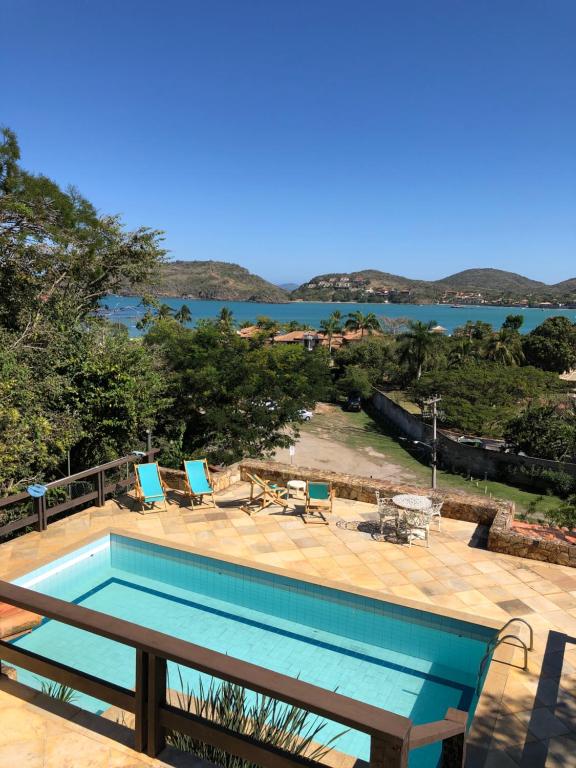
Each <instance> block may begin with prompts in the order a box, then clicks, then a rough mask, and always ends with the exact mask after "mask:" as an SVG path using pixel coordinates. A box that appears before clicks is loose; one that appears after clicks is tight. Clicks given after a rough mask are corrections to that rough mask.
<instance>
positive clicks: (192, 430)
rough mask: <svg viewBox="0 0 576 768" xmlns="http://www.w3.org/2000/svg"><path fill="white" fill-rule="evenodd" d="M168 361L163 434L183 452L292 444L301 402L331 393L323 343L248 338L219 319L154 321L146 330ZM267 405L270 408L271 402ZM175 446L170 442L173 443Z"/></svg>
mask: <svg viewBox="0 0 576 768" xmlns="http://www.w3.org/2000/svg"><path fill="white" fill-rule="evenodd" d="M145 344H146V346H148V347H151V348H153V349H156V350H158V353H159V354H161V355H162V356H163V358H164V360H165V361H166V365H167V370H168V372H167V381H168V383H169V394H170V396H171V398H172V400H173V404H172V405H171V406H170V407H169V408H168V409H167V410H166V411H165V412H164V413H163V414H162V419H161V420H162V422H163V425H164V427H163V432H162V434H161V437H162V439H163V440H164V441H166V442H168V443H171V445H172V448H171V456H172V457H173V459H174V463H178V461H179V460H180V459H181V458H182V457H183V456H208V458H209V459H210V460H211V461H215V462H225V463H229V462H233V461H237V460H238V459H240V458H242V457H245V456H266V455H270V453H271V452H272V451H273V450H274V449H275V448H277V447H286V446H288V445H290V444H291V443H292V441H293V439H294V436H295V434H296V426H295V423H296V422H297V420H298V418H299V412H300V410H301V409H302V408H311V407H313V406H314V405H315V403H316V400H318V399H320V398H322V397H325V396H327V395H328V394H329V389H330V376H329V366H328V355H327V353H326V351H325V350H321V349H318V350H315V351H314V352H312V353H310V352H306V351H305V350H304V349H303V348H302V347H300V346H297V345H269V344H265V345H263V344H260V345H253V344H250V343H249V342H248V341H247V340H246V339H242V338H241V337H240V336H239V335H238V334H237V333H235V331H234V329H232V328H229V327H227V326H224V325H222V324H221V323H219V322H218V321H215V322H209V321H202V322H200V323H199V325H198V327H197V328H196V329H194V330H189V329H184V328H182V327H181V326H178V325H177V324H175V323H170V324H168V323H164V324H157V325H155V326H154V327H152V328H151V329H150V331H149V333H148V334H147V336H146V337H145ZM271 404H273V407H271ZM175 446H176V447H175Z"/></svg>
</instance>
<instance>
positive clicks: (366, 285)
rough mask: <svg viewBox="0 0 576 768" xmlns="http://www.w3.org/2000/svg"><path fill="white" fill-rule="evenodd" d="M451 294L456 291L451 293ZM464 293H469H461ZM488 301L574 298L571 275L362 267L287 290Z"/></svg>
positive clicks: (362, 297)
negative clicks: (420, 274) (442, 273)
mask: <svg viewBox="0 0 576 768" xmlns="http://www.w3.org/2000/svg"><path fill="white" fill-rule="evenodd" d="M450 294H458V295H457V296H452V297H451V296H450ZM465 294H470V296H466V295H465ZM478 294H482V297H481V298H482V299H483V300H484V301H487V302H493V301H495V302H498V301H499V300H500V301H510V300H520V299H528V301H530V302H533V303H537V302H538V301H562V300H564V301H565V300H573V297H574V294H576V278H574V279H572V280H565V281H564V282H562V283H558V284H556V285H547V284H546V283H543V282H541V281H539V280H532V279H530V278H528V277H524V276H523V275H519V274H517V273H515V272H506V271H505V270H502V269H465V270H463V271H462V272H457V273H456V274H454V275H449V276H448V277H444V278H442V279H440V280H414V279H412V278H408V277H402V276H401V275H395V274H391V273H390V272H381V271H379V270H376V269H364V270H360V271H358V272H347V273H344V272H333V273H329V274H324V275H317V276H316V277H313V278H312V280H309V281H308V282H307V283H304V284H303V285H301V286H300V287H299V288H298V289H297V290H295V291H293V292H292V293H291V294H290V298H292V299H305V300H309V301H369V302H370V301H374V302H381V301H386V300H389V301H393V302H410V303H415V302H416V303H420V302H421V303H427V302H435V301H442V300H448V301H450V300H453V301H459V300H463V301H467V302H468V303H472V302H475V301H477V300H480V297H478Z"/></svg>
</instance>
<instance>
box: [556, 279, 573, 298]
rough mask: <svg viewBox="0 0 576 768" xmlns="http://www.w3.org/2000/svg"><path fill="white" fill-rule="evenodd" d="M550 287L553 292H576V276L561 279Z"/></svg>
mask: <svg viewBox="0 0 576 768" xmlns="http://www.w3.org/2000/svg"><path fill="white" fill-rule="evenodd" d="M550 287H551V289H552V290H553V291H554V292H555V293H558V294H561V295H567V294H571V293H576V277H573V278H571V279H570V280H563V281H562V282H561V283H556V284H555V285H551V286H550Z"/></svg>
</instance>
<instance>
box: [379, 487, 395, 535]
mask: <svg viewBox="0 0 576 768" xmlns="http://www.w3.org/2000/svg"><path fill="white" fill-rule="evenodd" d="M376 506H377V507H378V518H379V520H380V533H381V534H382V533H384V528H385V527H386V526H387V525H392V526H393V527H394V528H395V529H396V530H398V507H397V506H396V505H395V504H394V502H393V501H392V499H391V498H389V497H388V496H382V495H381V494H380V491H376Z"/></svg>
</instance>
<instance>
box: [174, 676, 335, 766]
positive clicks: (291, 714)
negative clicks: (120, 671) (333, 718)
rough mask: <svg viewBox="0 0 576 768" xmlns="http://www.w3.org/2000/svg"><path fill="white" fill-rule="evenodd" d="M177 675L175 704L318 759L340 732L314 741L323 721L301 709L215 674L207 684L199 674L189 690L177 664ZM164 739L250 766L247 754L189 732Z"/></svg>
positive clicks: (225, 762) (222, 761) (219, 761)
mask: <svg viewBox="0 0 576 768" xmlns="http://www.w3.org/2000/svg"><path fill="white" fill-rule="evenodd" d="M178 678H179V683H180V686H179V692H178V693H177V703H178V706H179V707H180V708H181V709H183V710H184V711H186V712H190V713H192V714H194V715H197V716H199V717H202V718H205V719H206V720H210V721H211V722H213V723H215V724H217V725H221V726H224V727H225V728H229V729H230V730H232V731H234V732H235V733H240V734H243V735H245V736H250V737H252V738H254V739H258V740H259V741H263V742H265V743H266V744H269V745H270V746H273V747H276V748H277V749H281V750H283V751H284V752H288V753H290V754H291V755H297V756H300V757H306V758H307V759H309V760H317V761H321V760H322V759H323V758H324V757H326V755H327V754H328V753H329V752H330V751H331V750H332V746H331V745H332V744H333V743H334V742H335V741H336V740H337V739H338V738H340V736H342V735H343V733H340V734H338V735H337V736H334V737H333V738H331V739H330V740H329V741H328V742H327V743H326V744H320V743H319V737H320V734H321V732H322V731H323V729H324V727H325V724H324V723H323V722H322V721H321V720H320V719H319V718H317V717H315V716H313V715H310V713H309V712H306V711H305V710H302V709H298V707H294V706H289V705H288V704H283V703H281V702H279V701H277V700H276V699H271V698H270V697H268V696H263V695H260V694H257V693H252V692H251V691H247V690H246V689H245V688H242V687H241V686H239V685H235V684H233V683H229V682H227V681H218V680H215V679H211V681H210V683H209V685H208V686H207V687H206V686H205V685H204V684H203V683H202V680H201V679H200V680H199V681H198V691H197V693H195V692H194V691H193V690H192V689H191V687H190V685H189V684H188V683H184V681H183V679H182V673H181V670H180V668H178ZM167 740H168V743H169V744H170V745H171V746H173V747H176V748H177V749H180V750H182V751H184V752H192V753H194V754H195V755H196V756H197V757H199V758H200V759H202V760H207V761H209V762H211V763H215V764H216V765H219V766H222V768H256V767H255V766H254V765H253V764H252V763H250V762H249V761H247V760H243V759H242V758H239V757H235V756H234V755H231V754H229V753H227V752H224V751H223V750H222V749H220V748H218V747H214V746H211V745H210V744H206V743H205V742H202V741H198V740H197V739H194V738H192V737H191V736H185V735H184V734H181V733H178V732H175V731H171V732H169V734H168V738H167Z"/></svg>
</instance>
